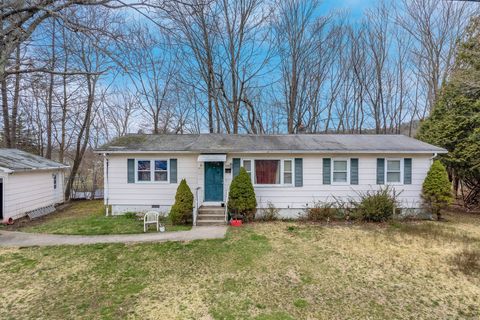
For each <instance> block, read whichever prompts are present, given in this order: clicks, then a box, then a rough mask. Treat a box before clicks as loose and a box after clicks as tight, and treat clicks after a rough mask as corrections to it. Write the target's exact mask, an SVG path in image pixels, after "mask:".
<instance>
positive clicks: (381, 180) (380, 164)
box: [377, 158, 385, 184]
mask: <svg viewBox="0 0 480 320" xmlns="http://www.w3.org/2000/svg"><path fill="white" fill-rule="evenodd" d="M377 184H385V159H383V158H377Z"/></svg>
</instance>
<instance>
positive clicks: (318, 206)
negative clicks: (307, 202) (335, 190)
mask: <svg viewBox="0 0 480 320" xmlns="http://www.w3.org/2000/svg"><path fill="white" fill-rule="evenodd" d="M337 211H338V210H337V209H336V208H334V205H333V204H332V203H330V202H320V201H315V202H314V203H313V206H312V207H307V208H306V209H305V215H304V219H305V220H308V221H313V222H319V221H330V220H332V219H335V218H336V217H337V214H338V212H337Z"/></svg>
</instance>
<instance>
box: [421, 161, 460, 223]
mask: <svg viewBox="0 0 480 320" xmlns="http://www.w3.org/2000/svg"><path fill="white" fill-rule="evenodd" d="M422 198H423V202H424V204H425V206H426V207H427V209H428V210H429V211H430V213H432V214H434V215H436V216H437V220H440V219H441V217H442V216H441V210H442V209H444V208H445V207H447V206H448V205H449V204H450V203H451V202H452V199H453V198H452V190H451V184H450V181H449V180H448V174H447V170H446V169H445V167H444V166H443V164H442V163H441V162H440V161H439V160H435V161H434V162H433V164H432V166H431V167H430V170H428V173H427V177H426V178H425V181H423V187H422Z"/></svg>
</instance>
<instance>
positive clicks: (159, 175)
mask: <svg viewBox="0 0 480 320" xmlns="http://www.w3.org/2000/svg"><path fill="white" fill-rule="evenodd" d="M137 181H138V182H166V181H168V160H137Z"/></svg>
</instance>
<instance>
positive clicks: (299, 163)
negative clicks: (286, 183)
mask: <svg viewBox="0 0 480 320" xmlns="http://www.w3.org/2000/svg"><path fill="white" fill-rule="evenodd" d="M295 187H303V159H302V158H295Z"/></svg>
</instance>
